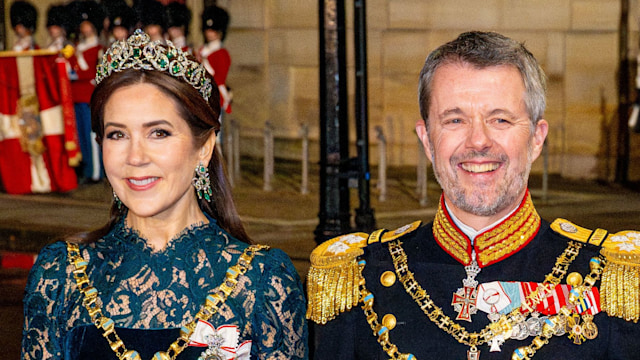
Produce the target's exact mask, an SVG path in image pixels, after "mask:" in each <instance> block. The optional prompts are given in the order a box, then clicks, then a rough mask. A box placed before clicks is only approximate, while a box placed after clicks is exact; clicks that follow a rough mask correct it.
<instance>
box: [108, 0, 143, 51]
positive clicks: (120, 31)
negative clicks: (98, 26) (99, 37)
mask: <svg viewBox="0 0 640 360" xmlns="http://www.w3.org/2000/svg"><path fill="white" fill-rule="evenodd" d="M102 5H103V6H104V7H105V11H106V13H107V19H108V22H109V26H108V34H107V35H106V36H105V37H106V38H107V40H106V42H107V43H108V45H111V44H112V43H113V42H114V41H120V40H126V39H127V38H128V37H129V34H130V33H131V31H132V29H133V26H134V25H135V23H136V21H137V20H136V14H135V11H134V10H133V9H132V8H131V7H130V6H129V5H127V2H126V1H124V0H107V1H103V2H102Z"/></svg>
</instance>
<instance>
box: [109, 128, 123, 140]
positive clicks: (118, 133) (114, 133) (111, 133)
mask: <svg viewBox="0 0 640 360" xmlns="http://www.w3.org/2000/svg"><path fill="white" fill-rule="evenodd" d="M123 137H124V134H123V133H122V131H118V130H116V131H109V132H107V134H106V136H105V138H107V139H112V140H118V139H122V138H123Z"/></svg>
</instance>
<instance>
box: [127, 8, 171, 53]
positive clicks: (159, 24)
mask: <svg viewBox="0 0 640 360" xmlns="http://www.w3.org/2000/svg"><path fill="white" fill-rule="evenodd" d="M133 7H134V9H136V13H137V15H138V20H139V25H140V26H139V27H140V28H142V29H143V30H144V32H146V33H147V34H149V37H151V41H161V42H163V43H164V41H165V38H164V36H165V34H164V33H165V30H166V25H165V23H164V6H163V5H162V4H161V3H160V2H158V1H156V0H139V1H138V2H137V3H134V6H133Z"/></svg>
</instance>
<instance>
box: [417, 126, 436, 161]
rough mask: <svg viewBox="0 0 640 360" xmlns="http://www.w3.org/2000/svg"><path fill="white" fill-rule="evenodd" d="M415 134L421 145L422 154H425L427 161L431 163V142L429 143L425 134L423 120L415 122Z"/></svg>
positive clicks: (425, 127) (425, 128)
mask: <svg viewBox="0 0 640 360" xmlns="http://www.w3.org/2000/svg"><path fill="white" fill-rule="evenodd" d="M416 134H418V139H420V142H421V143H422V147H423V148H424V153H425V154H427V159H429V161H431V162H433V154H432V153H431V142H430V141H429V134H428V133H427V123H426V121H425V120H422V119H420V120H418V121H416Z"/></svg>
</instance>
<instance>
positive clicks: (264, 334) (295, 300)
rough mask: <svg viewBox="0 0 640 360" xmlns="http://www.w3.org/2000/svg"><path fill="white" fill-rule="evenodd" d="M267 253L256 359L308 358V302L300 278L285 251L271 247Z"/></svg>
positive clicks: (258, 311)
mask: <svg viewBox="0 0 640 360" xmlns="http://www.w3.org/2000/svg"><path fill="white" fill-rule="evenodd" d="M268 254H269V255H268V257H270V259H269V261H268V263H267V264H265V270H264V273H263V276H262V279H261V280H260V282H261V285H262V293H261V294H257V295H256V296H257V298H258V299H259V300H258V302H257V304H256V305H257V308H256V309H255V311H254V321H253V323H254V333H255V334H256V339H255V340H254V344H256V345H257V346H256V347H257V358H259V359H307V358H308V356H309V355H308V349H307V337H308V332H307V321H306V319H305V313H306V301H305V297H304V291H303V288H302V284H301V281H300V277H299V276H298V273H297V272H296V269H295V268H294V267H293V264H292V263H291V260H290V259H289V257H288V256H287V255H286V254H285V253H284V252H282V251H281V250H278V249H272V250H269V252H268ZM252 358H253V356H252Z"/></svg>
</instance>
